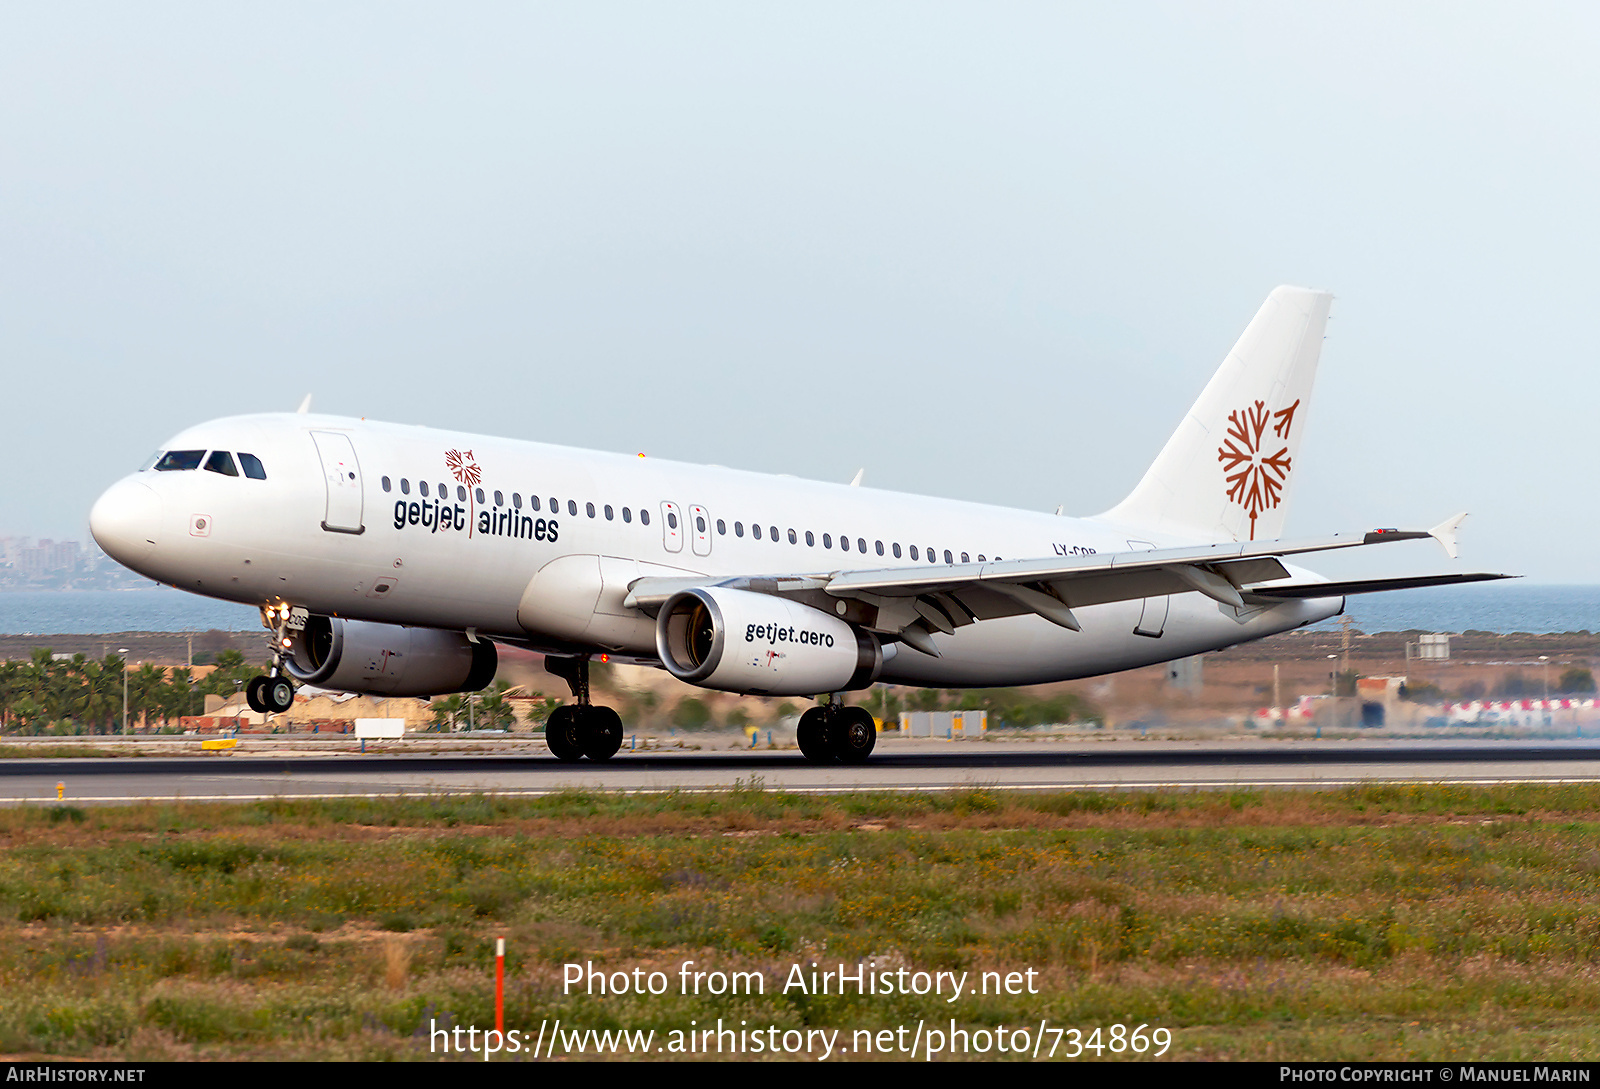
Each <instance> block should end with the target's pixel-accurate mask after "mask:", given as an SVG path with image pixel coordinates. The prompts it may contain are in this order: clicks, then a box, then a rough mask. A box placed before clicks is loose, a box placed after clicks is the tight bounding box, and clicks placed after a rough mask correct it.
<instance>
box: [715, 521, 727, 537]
mask: <svg viewBox="0 0 1600 1089" xmlns="http://www.w3.org/2000/svg"><path fill="white" fill-rule="evenodd" d="M727 535H728V523H726V522H724V521H723V520H722V519H721V518H718V519H717V536H718V537H726V536H727Z"/></svg>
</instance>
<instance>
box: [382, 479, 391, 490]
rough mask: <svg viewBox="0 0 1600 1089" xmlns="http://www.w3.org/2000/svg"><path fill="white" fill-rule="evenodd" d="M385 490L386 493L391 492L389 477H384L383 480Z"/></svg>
mask: <svg viewBox="0 0 1600 1089" xmlns="http://www.w3.org/2000/svg"><path fill="white" fill-rule="evenodd" d="M383 490H384V491H389V490H390V488H389V478H388V477H384V478H383Z"/></svg>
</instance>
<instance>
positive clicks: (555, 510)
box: [550, 495, 561, 514]
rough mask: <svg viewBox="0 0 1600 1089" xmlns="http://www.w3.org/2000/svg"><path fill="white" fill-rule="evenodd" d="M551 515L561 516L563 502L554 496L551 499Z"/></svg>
mask: <svg viewBox="0 0 1600 1089" xmlns="http://www.w3.org/2000/svg"><path fill="white" fill-rule="evenodd" d="M550 513H551V514H560V513H561V500H559V499H557V498H556V497H555V496H553V495H552V496H551V497H550Z"/></svg>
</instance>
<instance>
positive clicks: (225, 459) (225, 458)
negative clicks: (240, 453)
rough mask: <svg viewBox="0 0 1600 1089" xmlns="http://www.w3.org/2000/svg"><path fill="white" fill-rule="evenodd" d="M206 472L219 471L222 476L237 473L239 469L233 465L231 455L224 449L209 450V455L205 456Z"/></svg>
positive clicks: (235, 474) (236, 474)
mask: <svg viewBox="0 0 1600 1089" xmlns="http://www.w3.org/2000/svg"><path fill="white" fill-rule="evenodd" d="M206 472H208V473H221V474H222V475H223V476H238V475H239V470H238V469H236V468H234V466H233V455H232V454H230V453H228V452H227V451H226V450H213V451H211V456H210V457H208V458H206Z"/></svg>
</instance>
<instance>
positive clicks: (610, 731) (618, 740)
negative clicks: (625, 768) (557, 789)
mask: <svg viewBox="0 0 1600 1089" xmlns="http://www.w3.org/2000/svg"><path fill="white" fill-rule="evenodd" d="M586 711H587V714H585V715H584V716H583V717H582V718H581V719H580V720H579V721H580V722H581V727H580V729H579V730H578V737H579V738H580V739H581V741H582V744H583V755H585V756H587V757H588V758H589V759H590V760H593V761H595V762H597V763H598V762H601V761H605V760H610V759H611V758H612V757H613V756H615V755H617V750H618V749H620V748H622V716H621V715H619V714H617V713H616V712H615V711H613V710H612V709H611V708H609V707H589V708H586Z"/></svg>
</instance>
